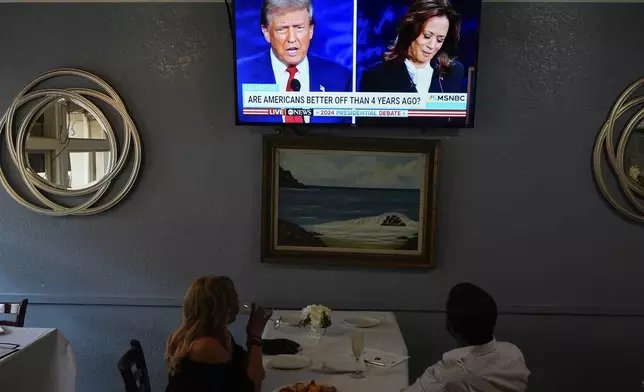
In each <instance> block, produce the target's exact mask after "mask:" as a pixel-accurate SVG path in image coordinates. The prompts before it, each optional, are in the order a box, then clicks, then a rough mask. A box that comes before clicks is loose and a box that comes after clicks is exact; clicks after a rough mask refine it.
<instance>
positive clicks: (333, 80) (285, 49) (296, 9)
mask: <svg viewBox="0 0 644 392" xmlns="http://www.w3.org/2000/svg"><path fill="white" fill-rule="evenodd" d="M261 19H262V20H261V22H262V33H263V34H264V38H265V39H266V42H268V43H269V44H270V45H271V49H270V50H268V51H266V52H263V53H260V54H258V55H257V56H253V57H251V58H246V59H243V60H241V61H239V62H238V63H237V84H238V91H239V94H238V95H239V96H238V102H239V105H238V111H239V113H238V115H239V120H240V122H259V123H290V124H298V123H300V124H302V123H338V122H343V121H347V122H348V121H350V118H346V120H345V119H342V118H338V117H313V116H288V115H286V116H248V115H244V114H243V109H242V108H243V104H242V101H241V100H242V93H241V92H242V86H243V84H277V85H278V86H279V91H301V92H348V91H351V88H352V85H351V76H352V75H351V72H350V71H349V70H348V69H347V68H345V67H343V66H342V65H340V64H337V63H335V62H333V61H329V60H326V59H324V58H322V57H319V56H315V55H312V54H309V53H308V50H309V45H310V43H311V39H312V38H313V31H314V27H315V21H314V19H313V5H312V3H311V0H264V3H263V5H262V11H261ZM238 44H241V43H238Z"/></svg>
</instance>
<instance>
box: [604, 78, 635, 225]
mask: <svg viewBox="0 0 644 392" xmlns="http://www.w3.org/2000/svg"><path fill="white" fill-rule="evenodd" d="M593 172H594V175H595V180H596V182H597V186H598V188H599V190H600V192H601V193H602V195H603V196H604V197H605V198H606V200H607V201H608V202H609V203H610V204H611V205H612V206H613V208H615V209H616V210H617V211H618V212H619V213H620V214H622V215H624V216H626V217H628V218H630V219H632V220H635V221H637V222H643V223H644V78H642V79H640V80H638V81H637V82H635V83H633V85H631V86H630V87H629V88H627V89H626V91H624V93H623V94H622V95H621V96H620V97H619V99H618V100H617V103H616V104H615V106H613V109H612V110H611V112H610V114H609V116H608V120H607V121H606V123H605V124H604V126H603V127H602V129H601V130H600V132H599V135H598V136H597V141H596V143H595V149H594V153H593ZM611 172H612V176H608V175H607V174H609V173H611Z"/></svg>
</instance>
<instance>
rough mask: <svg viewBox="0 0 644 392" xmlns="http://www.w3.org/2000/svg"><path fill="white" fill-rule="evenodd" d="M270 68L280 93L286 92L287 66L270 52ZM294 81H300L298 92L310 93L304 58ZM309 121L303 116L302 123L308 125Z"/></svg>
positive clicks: (305, 59)
mask: <svg viewBox="0 0 644 392" xmlns="http://www.w3.org/2000/svg"><path fill="white" fill-rule="evenodd" d="M271 66H272V67H273V75H275V82H276V83H277V85H278V86H279V89H280V92H283V91H286V88H287V84H288V78H289V74H288V72H286V69H287V68H288V66H287V65H286V64H284V63H283V62H281V61H280V60H279V59H278V58H277V56H275V53H273V51H272V50H271ZM295 79H297V80H299V81H300V85H301V86H302V87H301V88H300V92H307V93H308V92H309V91H311V87H310V86H311V80H310V76H309V58H308V57H305V58H304V61H302V62H301V63H300V64H299V65H298V66H297V72H296V73H295ZM310 120H311V117H309V116H304V122H305V123H308V122H309V121H310ZM284 121H285V120H284V116H282V122H284Z"/></svg>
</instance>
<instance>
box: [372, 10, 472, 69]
mask: <svg viewBox="0 0 644 392" xmlns="http://www.w3.org/2000/svg"><path fill="white" fill-rule="evenodd" d="M435 16H445V17H447V19H448V20H449V30H448V31H447V36H446V37H445V41H444V42H443V47H442V48H441V50H440V52H438V63H439V65H440V70H441V72H449V70H450V69H451V68H452V64H453V60H454V58H455V57H456V56H457V54H458V40H459V38H460V34H461V16H460V15H459V14H458V12H456V10H455V9H454V7H452V4H451V3H450V2H449V0H414V2H413V3H412V4H411V5H410V6H409V8H407V12H406V13H405V16H404V17H403V20H402V22H401V23H400V25H399V26H398V36H397V37H396V40H395V41H394V42H393V44H391V45H389V48H388V49H389V50H388V51H387V52H386V53H385V56H384V58H385V61H392V60H397V61H404V60H405V59H406V58H407V56H408V53H409V47H410V46H411V44H412V43H413V42H414V41H415V40H416V38H418V36H419V35H420V34H421V32H422V30H423V26H424V25H425V22H427V21H428V20H429V19H430V18H433V17H435Z"/></svg>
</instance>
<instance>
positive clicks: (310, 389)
mask: <svg viewBox="0 0 644 392" xmlns="http://www.w3.org/2000/svg"><path fill="white" fill-rule="evenodd" d="M279 392H338V390H337V388H336V387H333V386H330V385H317V384H316V383H315V381H311V382H310V383H309V384H308V385H306V384H304V383H301V382H298V383H297V384H295V385H292V386H288V387H284V388H281V389H280V390H279Z"/></svg>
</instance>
